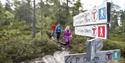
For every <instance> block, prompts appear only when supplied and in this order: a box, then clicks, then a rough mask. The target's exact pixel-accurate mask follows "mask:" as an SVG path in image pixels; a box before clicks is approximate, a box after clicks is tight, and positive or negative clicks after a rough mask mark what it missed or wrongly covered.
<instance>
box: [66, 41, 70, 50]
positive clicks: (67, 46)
mask: <svg viewBox="0 0 125 63" xmlns="http://www.w3.org/2000/svg"><path fill="white" fill-rule="evenodd" d="M66 43H67V44H66V48H67V49H68V48H69V46H70V44H69V41H67V42H66Z"/></svg>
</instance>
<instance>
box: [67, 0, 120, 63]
mask: <svg viewBox="0 0 125 63" xmlns="http://www.w3.org/2000/svg"><path fill="white" fill-rule="evenodd" d="M110 5H111V4H110V3H109V2H106V3H105V4H102V5H100V6H98V7H95V8H93V9H92V10H89V11H87V12H84V13H80V14H78V15H76V16H74V18H73V20H74V22H73V26H75V34H76V35H81V36H88V37H93V38H94V39H91V40H87V52H86V53H82V54H70V55H67V56H65V63H103V62H108V61H111V60H119V59H120V50H119V49H115V50H107V51H100V50H101V49H102V47H103V42H102V40H101V39H108V37H107V36H108V24H109V22H110Z"/></svg>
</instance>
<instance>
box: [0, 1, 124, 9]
mask: <svg viewBox="0 0 125 63" xmlns="http://www.w3.org/2000/svg"><path fill="white" fill-rule="evenodd" d="M0 1H1V2H2V3H5V2H6V0H0ZM10 1H11V0H10ZM36 1H37V0H36ZM62 1H66V0H62ZM71 1H75V0H71ZM108 1H111V2H113V3H114V4H117V5H119V6H120V7H121V9H123V10H125V0H108ZM103 2H104V0H81V3H82V6H83V8H84V9H87V10H88V9H91V8H92V7H93V6H95V5H97V6H98V5H100V4H102V3H103ZM69 5H70V4H69ZM70 6H71V5H70Z"/></svg>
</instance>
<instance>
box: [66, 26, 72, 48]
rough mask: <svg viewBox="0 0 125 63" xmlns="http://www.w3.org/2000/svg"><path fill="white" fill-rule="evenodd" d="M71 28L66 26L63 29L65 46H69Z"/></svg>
mask: <svg viewBox="0 0 125 63" xmlns="http://www.w3.org/2000/svg"><path fill="white" fill-rule="evenodd" d="M71 37H72V34H71V30H70V27H69V26H66V28H65V30H64V41H65V43H66V48H69V47H70V41H71Z"/></svg>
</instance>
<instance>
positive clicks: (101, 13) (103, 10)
mask: <svg viewBox="0 0 125 63" xmlns="http://www.w3.org/2000/svg"><path fill="white" fill-rule="evenodd" d="M98 16H99V20H104V19H106V17H107V13H106V7H104V8H100V9H99V13H98Z"/></svg>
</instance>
